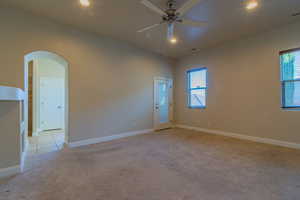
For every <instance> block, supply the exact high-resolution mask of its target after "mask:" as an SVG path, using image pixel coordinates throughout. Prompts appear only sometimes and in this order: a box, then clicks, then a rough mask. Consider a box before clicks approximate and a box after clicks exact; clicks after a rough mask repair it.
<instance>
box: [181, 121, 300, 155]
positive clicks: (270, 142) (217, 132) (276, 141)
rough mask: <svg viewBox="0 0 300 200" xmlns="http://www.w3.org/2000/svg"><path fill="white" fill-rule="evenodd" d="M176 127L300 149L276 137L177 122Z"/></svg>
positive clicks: (296, 145)
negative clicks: (275, 138) (250, 134)
mask: <svg viewBox="0 0 300 200" xmlns="http://www.w3.org/2000/svg"><path fill="white" fill-rule="evenodd" d="M176 127H178V128H183V129H190V130H195V131H200V132H205V133H211V134H215V135H223V136H227V137H232V138H238V139H242V140H250V141H253V142H259V143H265V144H272V145H277V146H282V147H289V148H294V149H300V144H297V143H292V142H285V141H280V140H274V139H270V138H261V137H254V136H248V135H242V134H238V133H231V132H226V131H220V130H212V129H206V128H199V127H193V126H186V125H181V124H177V125H176Z"/></svg>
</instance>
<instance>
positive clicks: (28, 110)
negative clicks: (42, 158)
mask: <svg viewBox="0 0 300 200" xmlns="http://www.w3.org/2000/svg"><path fill="white" fill-rule="evenodd" d="M24 67H25V69H24V72H25V77H24V80H25V83H24V87H25V93H26V99H25V102H24V113H25V117H24V119H25V126H26V127H25V130H26V136H27V137H26V139H27V141H29V150H28V151H27V152H28V153H29V154H41V153H46V152H50V151H55V150H59V149H61V148H62V147H63V145H64V143H67V141H68V127H69V125H68V119H69V117H68V113H69V111H68V110H69V109H68V105H69V98H68V62H67V61H66V60H65V59H64V58H63V57H61V56H59V55H57V54H55V53H52V52H48V51H34V52H32V53H29V54H26V55H25V57H24ZM28 136H30V140H28Z"/></svg>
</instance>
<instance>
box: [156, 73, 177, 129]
mask: <svg viewBox="0 0 300 200" xmlns="http://www.w3.org/2000/svg"><path fill="white" fill-rule="evenodd" d="M172 88H173V86H172V80H171V79H167V78H155V79H154V129H156V130H159V129H164V128H170V127H171V125H172V123H171V122H172V120H173V105H172V103H173V96H172Z"/></svg>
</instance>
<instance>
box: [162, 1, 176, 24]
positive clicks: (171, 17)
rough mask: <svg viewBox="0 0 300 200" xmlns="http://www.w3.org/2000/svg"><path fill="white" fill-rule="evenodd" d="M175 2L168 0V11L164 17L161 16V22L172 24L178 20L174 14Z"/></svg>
mask: <svg viewBox="0 0 300 200" xmlns="http://www.w3.org/2000/svg"><path fill="white" fill-rule="evenodd" d="M175 5H176V2H175V1H174V0H169V1H168V2H167V6H168V9H167V10H166V11H165V12H166V14H167V15H166V16H163V21H166V22H169V23H173V22H174V21H176V20H177V19H178V14H177V13H176V8H175Z"/></svg>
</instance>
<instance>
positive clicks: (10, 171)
mask: <svg viewBox="0 0 300 200" xmlns="http://www.w3.org/2000/svg"><path fill="white" fill-rule="evenodd" d="M20 171H21V170H20V165H16V166H13V167H8V168H2V169H0V178H5V177H9V176H13V175H16V174H18V173H20Z"/></svg>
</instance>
